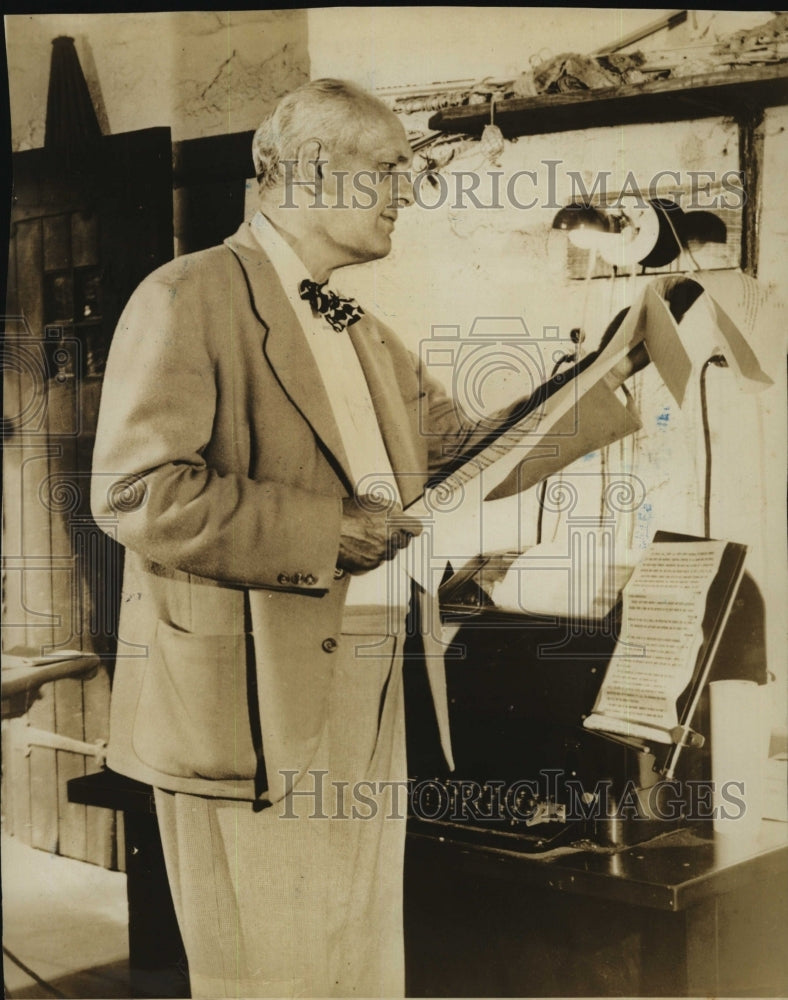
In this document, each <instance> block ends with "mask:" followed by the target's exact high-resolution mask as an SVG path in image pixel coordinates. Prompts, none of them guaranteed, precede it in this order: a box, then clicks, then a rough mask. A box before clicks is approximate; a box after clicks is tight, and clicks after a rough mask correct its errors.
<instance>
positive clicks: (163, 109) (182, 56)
mask: <svg viewBox="0 0 788 1000" xmlns="http://www.w3.org/2000/svg"><path fill="white" fill-rule="evenodd" d="M5 30H6V45H7V50H8V74H9V97H10V102H11V138H12V146H13V149H14V150H21V149H31V148H35V147H38V146H42V145H43V143H44V126H45V115H46V98H47V86H48V82H49V64H50V58H51V43H52V39H53V38H55V37H57V36H58V35H70V36H71V37H73V38H74V40H75V45H76V49H77V53H78V55H79V59H80V63H81V65H82V71H83V73H84V74H85V78H86V80H87V82H88V87H89V89H90V92H91V96H92V98H93V103H94V106H95V108H96V111H97V114H98V116H99V123H100V125H101V126H102V130H103V131H104V132H105V133H108V132H113V133H117V132H127V131H133V130H135V129H141V128H149V127H152V126H156V125H169V126H170V127H171V129H172V137H173V140H175V141H178V140H179V139H192V138H197V137H199V136H206V135H220V134H223V133H226V132H240V131H244V130H247V129H253V128H256V127H257V125H259V123H260V120H261V118H262V117H263V116H264V114H265V113H266V111H267V110H268V109H269V108H270V107H272V106H273V104H274V103H275V102H276V100H277V99H278V98H279V97H281V96H282V95H283V94H284V93H286V92H287V91H289V90H292V89H293V87H296V86H298V84H299V83H303V82H304V81H305V80H306V79H307V78H308V75H309V57H308V52H307V15H306V11H304V10H260V11H236V12H227V11H217V12H212V11H185V12H162V13H118V14H15V15H7V16H6V18H5Z"/></svg>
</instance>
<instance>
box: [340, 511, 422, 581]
mask: <svg viewBox="0 0 788 1000" xmlns="http://www.w3.org/2000/svg"><path fill="white" fill-rule="evenodd" d="M421 530H422V526H421V522H420V521H417V520H416V518H415V517H409V516H408V515H407V514H405V513H404V512H403V510H402V508H401V507H398V506H397V507H394V508H392V507H391V506H390V505H389V504H383V503H381V502H380V501H378V500H376V499H375V498H374V497H370V496H365V497H360V498H359V499H356V498H354V497H347V498H346V499H344V500H343V501H342V523H341V529H340V537H339V557H338V558H337V566H338V567H339V568H340V569H344V570H347V571H348V573H366V572H367V571H368V570H371V569H375V567H376V566H379V565H380V564H381V563H382V562H384V561H385V560H386V559H392V558H393V557H394V556H395V555H396V553H397V551H398V550H399V549H403V548H405V546H406V545H407V544H408V543H409V542H410V540H411V538H413V537H414V535H420V534H421Z"/></svg>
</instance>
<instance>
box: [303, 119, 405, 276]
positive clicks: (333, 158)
mask: <svg viewBox="0 0 788 1000" xmlns="http://www.w3.org/2000/svg"><path fill="white" fill-rule="evenodd" d="M359 132H360V134H359V135H358V138H357V139H356V143H355V146H356V148H355V149H354V150H351V151H348V150H345V149H341V148H337V149H333V150H328V151H322V152H321V154H320V157H321V159H324V160H327V161H328V162H326V163H324V164H323V166H322V175H323V177H322V184H321V189H320V199H321V200H322V203H323V204H324V205H325V206H326V207H325V208H315V209H313V210H312V212H311V215H312V220H313V222H314V223H315V224H316V226H317V227H318V228H319V229H320V230H321V235H322V236H323V238H324V239H325V240H326V241H327V242H328V244H329V245H330V246H331V249H332V251H333V250H336V262H335V263H334V264H333V266H334V267H342V266H344V265H346V264H359V263H362V262H363V261H368V260H376V259H378V258H380V257H385V256H386V254H388V253H389V251H390V250H391V234H392V232H393V230H394V225H395V223H396V221H397V211H398V209H399V208H404V207H406V206H407V205H410V204H411V203H412V202H413V189H412V186H411V183H410V175H409V173H408V168H409V167H410V164H411V160H412V158H413V154H412V151H411V148H410V144H409V143H408V139H407V135H406V134H405V130H404V128H403V127H402V125H401V124H400V122H399V120H398V119H397V118H396V116H395V115H394V114H393V112H392V113H391V114H384V113H381V114H380V115H377V114H376V115H375V116H374V117H373V116H372V115H369V114H367V115H364V116H360V117H359Z"/></svg>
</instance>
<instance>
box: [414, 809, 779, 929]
mask: <svg viewBox="0 0 788 1000" xmlns="http://www.w3.org/2000/svg"><path fill="white" fill-rule="evenodd" d="M422 829H423V824H422ZM408 839H409V850H410V852H411V854H412V855H413V857H414V860H415V859H418V860H419V861H420V862H421V863H423V864H426V865H428V866H429V864H430V863H431V862H432V861H434V860H437V859H438V858H439V857H440V858H444V859H446V858H447V856H448V855H449V854H451V857H452V861H453V864H454V865H455V866H456V870H457V874H458V875H462V874H463V873H468V874H470V873H476V874H483V875H484V876H485V878H488V879H489V878H494V879H506V880H507V881H509V882H516V883H520V884H523V885H531V886H536V887H540V888H549V889H553V890H555V891H556V892H566V893H574V894H578V895H583V896H587V897H595V898H597V899H605V900H609V901H611V902H622V903H628V904H633V905H638V906H645V907H651V908H653V909H658V910H668V911H678V910H684V909H687V908H688V907H690V906H693V905H694V904H696V903H698V902H700V901H701V900H703V899H707V898H709V897H711V896H715V895H719V894H722V893H726V892H730V891H732V890H734V889H736V888H737V887H739V886H741V885H744V884H745V883H747V882H749V881H750V880H752V879H754V878H759V877H774V878H783V879H784V878H785V876H786V874H788V825H787V824H785V823H780V822H776V821H771V820H764V821H763V823H762V825H761V830H760V831H759V834H758V838H757V841H755V842H747V843H745V844H741V845H739V844H737V843H735V840H734V841H731V839H730V838H727V837H720V836H719V835H717V836H715V835H714V834H712V833H711V830H709V831H708V832H707V831H706V830H705V829H703V828H693V827H689V826H688V827H684V828H681V829H678V830H674V831H672V832H670V833H666V834H664V835H662V836H660V837H655V838H654V839H653V840H650V841H646V842H645V843H642V844H638V845H637V846H635V847H629V848H625V849H619V850H603V849H597V848H594V847H593V845H589V847H588V849H584V848H583V847H571V848H559V849H558V850H556V851H552V852H548V853H546V854H522V853H516V852H514V851H507V850H505V849H500V848H497V847H492V846H488V845H485V846H481V845H477V844H473V845H471V844H468V843H461V842H459V841H453V840H451V839H448V838H446V837H442V836H439V835H438V834H437V832H436V835H432V834H425V833H424V832H417V831H416V830H415V829H412V830H411V831H410V833H409V838H408ZM424 870H425V871H429V867H426V868H425V869H424Z"/></svg>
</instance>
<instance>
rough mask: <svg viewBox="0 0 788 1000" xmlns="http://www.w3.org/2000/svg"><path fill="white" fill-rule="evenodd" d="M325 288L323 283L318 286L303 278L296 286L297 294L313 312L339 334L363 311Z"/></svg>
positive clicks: (355, 303)
mask: <svg viewBox="0 0 788 1000" xmlns="http://www.w3.org/2000/svg"><path fill="white" fill-rule="evenodd" d="M325 286H326V283H325V282H323V284H322V285H319V284H318V283H317V282H316V281H310V280H309V278H304V280H303V281H302V282H301V284H300V285H299V286H298V294H299V295H300V296H301V298H302V299H305V300H306V301H307V302H308V303H309V304H310V305H311V306H312V308H313V309H314V310H315V312H319V313H321V314H322V315H323V316H325V318H326V319H327V320H328V322H329V323H330V324H331V326H332V327H333V328H334V329H335V330H336V331H337V333H341V332H342V330H344V329H346V328H347V327H349V326H352V325H353V324H354V323H357V322H358V321H359V320H360V319H361V317H362V316H363V315H364V310H363V309H362V308H361V306H360V305H359V304H358V302H356V300H355V299H344V298H342V297H341V296H339V295H337V294H336V292H332V291H331V289H330V288H326V287H325Z"/></svg>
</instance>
